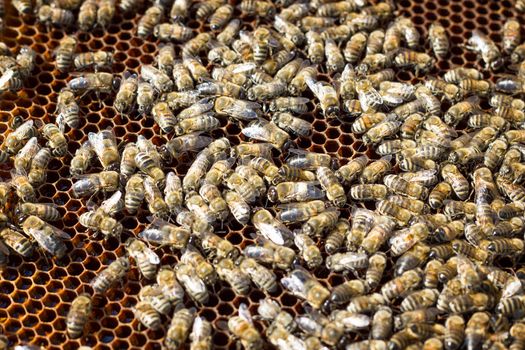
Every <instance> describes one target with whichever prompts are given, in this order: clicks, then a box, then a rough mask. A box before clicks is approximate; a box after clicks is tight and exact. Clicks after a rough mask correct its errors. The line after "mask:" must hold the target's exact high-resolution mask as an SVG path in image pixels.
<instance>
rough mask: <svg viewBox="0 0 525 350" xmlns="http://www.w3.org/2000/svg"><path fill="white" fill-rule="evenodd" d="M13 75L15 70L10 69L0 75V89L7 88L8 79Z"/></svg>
mask: <svg viewBox="0 0 525 350" xmlns="http://www.w3.org/2000/svg"><path fill="white" fill-rule="evenodd" d="M14 76H15V71H14V70H12V69H8V70H7V71H6V72H5V73H4V74H2V76H1V77H0V91H2V90H7V89H8V87H9V81H10V80H11V79H12V78H13V77H14Z"/></svg>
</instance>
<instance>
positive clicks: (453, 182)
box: [441, 164, 470, 200]
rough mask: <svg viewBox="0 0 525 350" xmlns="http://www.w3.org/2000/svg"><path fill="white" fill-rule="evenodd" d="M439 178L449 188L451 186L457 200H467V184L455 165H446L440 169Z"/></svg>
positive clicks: (468, 189)
mask: <svg viewBox="0 0 525 350" xmlns="http://www.w3.org/2000/svg"><path fill="white" fill-rule="evenodd" d="M441 176H442V177H443V179H444V180H445V181H446V182H447V183H448V184H449V185H450V186H452V189H453V190H454V193H455V194H456V195H457V196H458V198H459V199H461V200H465V199H467V197H468V195H469V192H470V186H469V182H468V181H467V179H465V177H464V176H463V174H462V173H461V172H460V171H459V169H458V168H457V167H456V166H455V165H453V164H446V165H445V166H444V167H443V168H442V169H441Z"/></svg>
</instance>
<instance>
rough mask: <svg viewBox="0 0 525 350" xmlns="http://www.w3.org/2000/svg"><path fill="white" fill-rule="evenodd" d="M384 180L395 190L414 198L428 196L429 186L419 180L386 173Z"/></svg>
mask: <svg viewBox="0 0 525 350" xmlns="http://www.w3.org/2000/svg"><path fill="white" fill-rule="evenodd" d="M383 182H384V183H385V185H386V186H387V187H388V188H390V189H391V190H392V191H393V192H395V193H398V194H401V195H405V196H408V197H410V198H413V199H426V198H427V196H428V189H427V188H425V187H424V186H422V185H421V184H419V183H417V182H408V181H406V180H404V179H403V178H401V177H399V176H397V175H386V176H385V177H384V178H383Z"/></svg>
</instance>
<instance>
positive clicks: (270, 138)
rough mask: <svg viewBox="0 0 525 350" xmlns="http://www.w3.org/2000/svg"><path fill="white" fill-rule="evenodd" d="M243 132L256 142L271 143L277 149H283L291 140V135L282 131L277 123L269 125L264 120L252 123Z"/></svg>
mask: <svg viewBox="0 0 525 350" xmlns="http://www.w3.org/2000/svg"><path fill="white" fill-rule="evenodd" d="M241 132H242V133H243V134H244V135H245V136H247V137H250V138H253V139H255V140H259V141H263V142H269V143H271V144H272V145H273V146H274V147H275V148H277V149H283V147H285V145H286V144H287V142H288V141H289V139H290V135H288V133H286V132H285V131H284V130H282V129H280V128H279V127H278V126H277V125H275V123H273V122H270V123H268V122H266V121H264V120H263V119H259V120H254V121H252V122H251V123H250V124H248V126H247V127H245V128H243V129H242V130H241Z"/></svg>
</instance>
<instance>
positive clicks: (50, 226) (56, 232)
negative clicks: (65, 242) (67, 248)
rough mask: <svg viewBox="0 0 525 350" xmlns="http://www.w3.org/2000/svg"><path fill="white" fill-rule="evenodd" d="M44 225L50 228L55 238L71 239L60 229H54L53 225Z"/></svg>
mask: <svg viewBox="0 0 525 350" xmlns="http://www.w3.org/2000/svg"><path fill="white" fill-rule="evenodd" d="M46 225H47V226H49V228H51V230H52V231H53V233H54V234H55V235H56V236H58V237H60V238H62V239H71V237H69V235H68V234H67V233H65V232H64V231H62V230H61V229H59V228H57V227H55V226H53V225H50V224H47V223H46Z"/></svg>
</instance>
